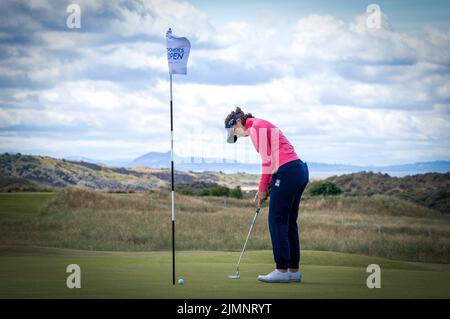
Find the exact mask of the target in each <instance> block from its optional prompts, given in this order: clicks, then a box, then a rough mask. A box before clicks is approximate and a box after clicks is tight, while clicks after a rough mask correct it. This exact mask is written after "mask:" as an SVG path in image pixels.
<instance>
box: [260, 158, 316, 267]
mask: <svg viewBox="0 0 450 319" xmlns="http://www.w3.org/2000/svg"><path fill="white" fill-rule="evenodd" d="M308 181H309V170H308V165H307V164H306V163H305V162H303V161H301V160H294V161H291V162H288V163H285V164H283V165H281V166H280V167H279V168H278V170H277V171H276V172H275V173H274V174H273V175H272V183H271V185H270V202H269V230H270V238H271V240H272V249H273V256H274V259H275V263H276V267H277V269H287V268H299V266H298V265H299V262H300V239H299V237H298V226H297V217H298V210H299V206H300V199H301V197H302V194H303V191H304V190H305V188H306V185H307V184H308Z"/></svg>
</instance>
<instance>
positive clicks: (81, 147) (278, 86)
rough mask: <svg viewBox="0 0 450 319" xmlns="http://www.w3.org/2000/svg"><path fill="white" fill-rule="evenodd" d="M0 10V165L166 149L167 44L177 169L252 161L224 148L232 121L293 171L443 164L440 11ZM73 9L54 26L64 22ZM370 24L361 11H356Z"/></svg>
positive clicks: (85, 6)
mask: <svg viewBox="0 0 450 319" xmlns="http://www.w3.org/2000/svg"><path fill="white" fill-rule="evenodd" d="M242 2H243V1H200V0H195V1H194V0H192V1H171V0H167V1H155V0H140V1H137V0H135V1H134V0H128V1H114V0H95V1H93V0H89V1H88V0H83V1H81V0H79V1H76V0H71V1H64V0H54V1H40V0H28V1H25V0H20V1H12V0H11V1H9V0H2V1H1V2H0V6H1V8H0V9H1V10H0V151H1V152H5V151H9V152H12V151H19V152H22V153H25V154H41V155H51V156H56V157H66V156H75V155H76V156H84V157H89V158H95V159H110V160H111V159H123V158H135V157H137V156H140V155H142V154H144V153H147V152H150V151H161V152H165V151H168V150H170V121H169V114H170V113H169V76H168V66H167V58H166V49H165V32H166V31H167V29H168V28H169V27H171V28H172V30H173V33H174V35H176V36H186V37H188V38H189V40H190V42H191V54H190V60H189V64H188V74H187V75H175V76H174V84H173V85H174V87H173V94H174V126H175V128H174V138H175V140H174V145H175V152H176V153H177V154H178V155H182V156H205V157H226V158H231V159H238V160H240V161H244V162H258V161H259V159H258V156H257V154H256V152H255V150H254V149H253V146H252V145H251V142H250V141H249V140H248V139H247V140H245V141H241V140H240V141H239V143H237V144H236V145H227V144H226V143H225V132H224V129H223V120H224V118H225V116H226V115H227V113H228V112H230V111H231V110H232V109H233V108H234V107H235V106H237V105H239V106H241V107H242V108H243V109H244V111H246V112H251V113H253V115H254V116H256V117H260V118H263V119H266V120H268V121H270V122H272V123H274V124H275V125H277V126H279V127H280V129H281V130H282V131H283V132H284V134H285V135H286V136H287V137H288V139H289V140H290V141H291V142H292V144H293V145H294V147H295V148H296V150H297V153H298V154H299V156H300V157H301V158H302V159H304V160H306V161H311V162H312V161H314V162H324V163H347V164H355V165H367V164H375V165H387V164H400V163H411V162H419V161H431V160H450V3H449V2H448V1H409V2H408V1H378V2H374V3H375V4H377V5H378V8H380V10H381V11H379V12H378V11H377V10H375V11H371V12H368V10H367V7H368V5H369V4H371V2H368V1H345V2H344V1H342V2H341V1H339V2H338V1H304V2H300V1H276V2H270V1H261V0H258V1H245V3H242ZM72 3H74V4H78V5H79V7H80V9H81V27H80V28H74V29H70V28H68V27H67V23H66V22H67V21H66V20H67V17H68V16H69V14H70V13H67V11H66V9H67V7H68V6H69V5H70V4H72ZM369 11H370V10H369Z"/></svg>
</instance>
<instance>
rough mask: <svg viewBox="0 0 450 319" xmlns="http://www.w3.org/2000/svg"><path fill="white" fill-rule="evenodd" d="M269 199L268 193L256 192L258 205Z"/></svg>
mask: <svg viewBox="0 0 450 319" xmlns="http://www.w3.org/2000/svg"><path fill="white" fill-rule="evenodd" d="M266 199H267V193H266V192H260V191H258V192H256V195H255V198H254V200H253V201H254V202H255V203H256V204H258V207H261V204H262V202H263V201H265V200H266Z"/></svg>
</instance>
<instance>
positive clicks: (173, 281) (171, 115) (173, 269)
mask: <svg viewBox="0 0 450 319" xmlns="http://www.w3.org/2000/svg"><path fill="white" fill-rule="evenodd" d="M170 150H171V152H170V164H171V166H170V167H171V184H172V284H173V285H175V202H174V201H175V195H174V172H173V102H172V72H170Z"/></svg>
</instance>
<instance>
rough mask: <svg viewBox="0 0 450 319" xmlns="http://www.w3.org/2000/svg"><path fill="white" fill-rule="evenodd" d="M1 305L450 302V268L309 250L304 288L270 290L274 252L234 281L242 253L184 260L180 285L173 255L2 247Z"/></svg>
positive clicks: (257, 257)
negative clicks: (261, 277)
mask: <svg viewBox="0 0 450 319" xmlns="http://www.w3.org/2000/svg"><path fill="white" fill-rule="evenodd" d="M0 251H1V256H0V287H1V289H0V298H450V267H449V265H445V264H426V263H411V262H401V261H391V260H387V259H382V258H375V257H367V256H360V255H353V254H345V253H335V252H319V251H304V252H303V254H302V262H301V269H302V272H303V276H304V277H303V282H302V283H300V284H298V283H288V284H266V283H261V282H258V281H257V280H256V276H257V275H258V274H263V273H267V272H269V271H271V270H273V263H272V254H271V252H270V251H249V252H248V253H246V255H245V256H244V261H243V263H242V265H241V279H239V280H232V279H227V278H226V276H227V275H230V274H234V271H235V262H236V260H237V257H238V253H237V252H208V251H205V252H202V251H184V252H179V253H177V278H184V280H185V284H184V285H183V286H179V285H176V286H172V279H171V278H172V277H171V274H172V273H171V258H170V253H169V252H153V253H128V252H124V253H121V252H89V251H78V250H62V249H55V248H26V247H1V250H0ZM372 263H375V264H378V265H380V267H381V288H380V289H369V288H367V286H366V278H367V276H368V275H369V273H366V267H367V265H369V264H372ZM69 264H78V265H79V266H80V267H81V288H80V289H68V288H67V287H66V278H67V276H68V275H69V274H68V273H66V272H65V270H66V267H67V265H69Z"/></svg>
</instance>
